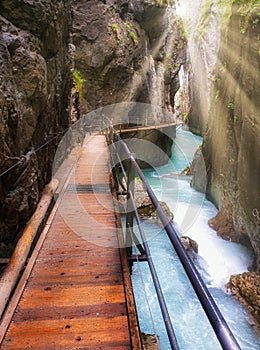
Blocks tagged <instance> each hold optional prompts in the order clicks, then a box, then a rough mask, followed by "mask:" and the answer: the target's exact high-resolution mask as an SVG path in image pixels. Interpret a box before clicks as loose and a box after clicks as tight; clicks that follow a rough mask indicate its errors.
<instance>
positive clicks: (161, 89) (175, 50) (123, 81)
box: [73, 0, 186, 121]
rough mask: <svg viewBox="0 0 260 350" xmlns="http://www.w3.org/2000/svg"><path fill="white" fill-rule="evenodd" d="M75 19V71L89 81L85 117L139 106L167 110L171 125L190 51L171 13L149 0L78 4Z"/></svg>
mask: <svg viewBox="0 0 260 350" xmlns="http://www.w3.org/2000/svg"><path fill="white" fill-rule="evenodd" d="M73 18H74V20H73V43H74V45H75V47H76V52H75V66H76V68H77V69H78V70H79V71H80V73H81V75H82V76H83V78H84V79H86V83H85V85H84V89H83V100H82V107H81V110H82V112H83V113H86V112H89V111H92V110H95V109H97V108H98V107H100V106H106V105H110V104H113V103H118V102H123V101H137V102H142V103H148V104H151V105H154V106H156V107H157V108H158V109H159V110H162V109H165V110H166V111H168V112H169V113H171V118H172V121H173V114H172V109H173V107H174V95H175V92H176V91H177V90H178V87H179V78H178V72H179V70H180V67H181V65H182V64H183V63H184V62H185V46H186V39H185V38H184V35H183V29H182V26H181V24H180V22H179V21H178V20H177V19H176V18H175V17H174V10H173V8H171V7H169V6H165V5H159V2H158V1H150V0H149V1H145V2H144V1H140V0H132V1H119V0H118V1H109V0H108V1H98V0H90V1H81V0H79V1H77V3H76V4H75V6H74V14H73ZM115 117H116V116H115ZM148 118H149V119H151V120H152V121H163V120H164V118H165V115H164V114H163V113H161V112H155V113H154V114H153V115H149V116H148Z"/></svg>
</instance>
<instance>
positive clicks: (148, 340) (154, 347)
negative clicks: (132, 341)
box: [141, 333, 159, 350]
mask: <svg viewBox="0 0 260 350" xmlns="http://www.w3.org/2000/svg"><path fill="white" fill-rule="evenodd" d="M141 339H142V344H143V347H144V349H145V350H158V349H159V344H158V337H157V336H156V335H154V334H146V333H142V334H141Z"/></svg>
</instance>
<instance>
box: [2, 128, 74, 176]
mask: <svg viewBox="0 0 260 350" xmlns="http://www.w3.org/2000/svg"><path fill="white" fill-rule="evenodd" d="M65 131H67V129H66V130H64V131H62V132H60V133H58V135H56V136H54V137H53V138H52V139H50V140H49V141H47V142H45V143H44V144H43V145H41V146H40V147H38V148H37V149H36V150H31V151H29V152H27V153H26V155H22V156H21V159H20V160H19V161H18V162H17V163H15V164H13V165H12V166H10V167H9V168H8V169H6V170H5V171H3V172H2V173H1V174H0V177H2V176H4V175H5V174H6V173H8V172H9V171H11V170H12V169H14V168H16V167H17V166H18V165H21V164H23V163H24V162H28V161H29V160H30V158H31V156H32V155H33V154H34V153H36V152H38V151H40V150H41V149H42V148H43V147H45V146H47V145H48V144H49V143H51V142H52V141H53V140H55V139H56V138H57V137H59V136H60V134H62V133H64V132H65Z"/></svg>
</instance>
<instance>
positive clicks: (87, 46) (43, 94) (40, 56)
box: [0, 0, 186, 256]
mask: <svg viewBox="0 0 260 350" xmlns="http://www.w3.org/2000/svg"><path fill="white" fill-rule="evenodd" d="M0 21H1V33H0V56H1V73H0V79H1V80H0V87H1V90H0V91H1V92H0V116H1V118H0V174H1V175H2V174H3V175H2V176H1V177H0V239H1V246H0V255H1V256H5V255H7V256H9V255H10V252H11V251H12V249H13V246H14V244H15V241H16V239H17V237H18V236H19V230H20V229H21V228H22V227H23V225H24V224H25V223H26V222H27V220H28V218H29V217H30V216H31V214H32V213H33V211H34V209H35V208H36V205H37V202H38V200H39V198H40V196H41V193H42V190H43V188H44V186H45V184H46V183H47V182H48V181H49V180H50V178H51V175H52V162H53V158H54V155H55V151H56V148H57V145H58V144H59V141H60V139H61V137H62V135H63V133H64V131H65V130H66V128H67V127H68V126H69V125H71V122H72V119H73V121H75V120H76V119H77V117H78V116H79V114H78V113H77V112H78V110H76V111H75V110H74V111H73V114H71V113H70V112H71V111H70V109H71V87H72V71H73V69H74V68H75V70H74V73H75V72H77V74H78V78H79V83H80V84H79V85H78V86H76V88H78V87H79V86H80V88H79V89H80V91H77V93H78V97H79V99H80V104H77V107H79V105H80V112H81V115H83V114H86V113H88V112H91V111H94V110H96V109H98V108H103V106H107V105H110V104H114V103H119V102H132V101H136V102H139V103H140V104H141V105H142V106H145V104H150V105H152V106H154V108H152V109H149V113H147V109H146V108H144V110H145V113H146V116H145V117H146V121H147V122H148V123H149V122H152V123H156V122H158V121H159V122H162V121H173V119H174V114H173V110H174V95H175V93H176V91H177V90H178V88H179V77H178V72H179V70H180V67H181V66H182V65H183V64H184V63H185V60H186V38H185V35H184V31H183V26H182V23H181V21H180V20H179V19H177V17H176V16H175V12H174V1H170V0H169V1H168V0H167V1H163V0H147V1H140V0H130V1H125V0H102V1H101V0H90V1H83V0H78V1H61V0H57V1H50V0H48V1H41V0H39V1H31V0H21V1H18V2H14V1H11V0H2V1H1V3H0ZM76 85H77V82H76ZM141 109H142V108H141ZM128 112H129V113H128V114H129V116H135V115H136V114H137V113H136V112H137V111H136V109H135V105H133V108H132V110H131V111H130V110H129V111H128ZM139 112H140V110H138V113H139ZM75 116H76V118H75ZM130 119H131V118H130ZM96 122H97V120H96V115H95V113H94V114H92V115H91V120H90V125H95V124H96ZM156 137H157V136H156ZM163 138H164V135H163V134H162V137H161V138H160V141H158V142H161V143H165V142H163ZM49 141H50V143H49ZM171 142H172V140H171ZM167 148H168V149H169V148H170V147H167ZM12 166H14V167H13V168H12V169H11V170H10V171H7V172H6V173H5V171H6V170H8V169H9V168H10V167H12Z"/></svg>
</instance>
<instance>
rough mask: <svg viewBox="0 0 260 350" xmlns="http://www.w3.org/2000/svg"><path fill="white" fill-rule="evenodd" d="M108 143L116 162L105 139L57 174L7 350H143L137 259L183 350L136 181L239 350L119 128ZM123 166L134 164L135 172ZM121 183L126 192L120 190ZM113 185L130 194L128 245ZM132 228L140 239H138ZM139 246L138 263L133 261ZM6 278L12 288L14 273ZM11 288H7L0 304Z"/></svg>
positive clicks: (2, 333) (10, 316)
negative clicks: (134, 272)
mask: <svg viewBox="0 0 260 350" xmlns="http://www.w3.org/2000/svg"><path fill="white" fill-rule="evenodd" d="M107 139H109V140H110V141H111V142H112V146H111V161H110V154H109V151H108V146H107V142H106V138H105V136H103V135H93V136H88V137H86V138H85V141H84V142H83V145H82V147H80V152H79V153H78V154H77V156H76V157H75V158H76V161H75V162H71V163H70V161H69V160H68V162H67V167H65V169H66V170H68V171H67V174H66V171H65V170H64V169H63V168H62V169H61V170H60V173H59V172H58V174H60V178H61V181H60V186H59V188H58V189H57V191H56V192H55V193H56V195H58V198H57V201H56V204H55V205H54V207H53V208H52V210H51V212H50V214H49V216H48V219H47V221H46V222H45V225H44V228H43V230H42V231H41V234H40V236H39V238H38V240H37V243H36V245H35V247H34V249H33V251H32V254H31V255H30V258H29V259H28V261H27V264H26V266H25V269H24V271H23V274H22V275H21V278H20V280H19V281H18V283H17V286H16V288H15V290H14V293H13V295H12V297H11V298H10V301H9V304H8V305H7V307H6V309H5V310H4V314H3V317H2V319H1V323H0V344H1V349H3V350H18V349H23V350H24V349H35V350H97V349H103V350H104V349H105V350H124V349H134V350H139V349H143V345H142V342H141V338H140V332H139V327H138V320H137V315H136V309H135V302H134V297H133V294H132V288H131V279H130V274H129V268H128V265H130V266H131V264H132V262H133V261H134V260H135V259H136V257H137V256H138V255H139V257H140V261H147V263H148V265H149V268H150V272H151V275H152V279H153V282H154V286H155V290H156V293H157V297H158V302H159V305H160V308H161V312H162V315H163V319H164V322H165V329H166V332H167V335H168V338H169V342H170V345H171V348H172V349H174V350H178V349H179V345H178V339H176V336H175V332H174V330H173V326H172V323H171V318H170V315H169V314H168V310H167V305H166V302H165V300H164V296H163V293H162V289H161V286H160V283H159V279H158V277H157V273H156V269H155V267H154V264H153V261H152V257H151V254H150V251H149V246H148V244H147V242H146V238H145V232H144V230H143V228H142V223H141V220H140V217H139V216H138V212H137V209H136V207H135V204H134V186H133V183H134V177H135V173H137V174H138V176H139V177H140V179H141V180H142V182H143V185H144V188H145V190H146V191H147V193H148V195H149V196H150V198H151V201H152V203H153V205H154V207H155V208H156V210H157V215H158V216H159V218H160V220H161V222H162V224H163V227H164V229H165V231H166V233H167V234H168V236H169V239H170V241H171V242H172V245H173V248H174V249H175V251H176V253H177V255H178V257H179V259H180V261H181V263H182V265H183V267H184V269H185V272H186V274H187V276H188V278H189V280H190V282H191V284H192V286H193V288H194V290H195V292H196V294H197V296H198V299H199V300H200V302H201V304H202V306H203V308H204V310H205V313H206V315H207V317H208V319H209V321H210V323H211V325H212V327H213V329H214V331H215V333H216V336H217V338H218V340H219V342H220V344H221V346H222V348H223V349H224V350H238V349H240V347H239V345H238V343H237V342H236V340H235V338H234V337H233V335H232V333H231V331H230V330H229V328H228V326H227V324H226V323H225V320H224V319H223V316H222V315H221V313H220V311H219V310H218V308H217V306H216V304H215V302H214V300H213V298H212V297H211V295H210V293H209V292H208V290H207V288H206V286H205V284H204V282H203V281H202V279H201V277H200V275H199V273H198V271H197V270H196V268H195V266H194V265H193V263H192V261H191V260H190V259H189V257H188V255H187V253H186V251H185V249H184V248H183V246H182V244H181V242H180V240H179V238H178V235H177V234H176V232H175V230H174V227H173V225H172V224H171V223H170V222H169V220H168V219H167V217H166V215H165V214H164V212H163V210H162V208H161V207H160V204H159V202H158V200H157V198H156V196H155V195H154V193H153V191H152V190H151V188H150V186H149V184H148V183H147V182H146V180H145V177H144V175H143V173H142V171H141V169H140V167H139V166H138V164H137V162H136V160H135V157H134V155H133V154H132V153H131V152H130V151H129V149H128V147H127V145H126V144H125V143H124V142H123V140H122V139H121V138H120V136H119V134H118V132H116V131H115V130H114V129H113V127H112V126H111V128H110V135H109V136H108V137H107ZM113 139H114V140H115V141H116V142H115V143H113ZM117 147H119V148H117ZM120 152H123V156H122V154H121V155H120ZM121 159H124V160H125V159H128V166H127V169H125V166H124V164H123V163H122V162H121ZM65 163H66V162H65ZM111 164H112V167H111ZM112 168H113V169H112ZM112 170H113V177H112V176H111V174H112ZM119 172H120V174H119ZM122 174H123V176H124V177H125V178H126V183H127V188H124V187H125V185H123V183H122V181H121V176H122ZM113 179H115V188H116V190H117V192H120V191H121V194H125V195H127V208H126V209H127V210H126V234H125V237H124V235H123V233H122V228H121V224H120V222H121V221H120V218H119V214H118V211H117V210H116V207H115V205H116V204H115V203H116V201H114V198H115V193H114V191H113V188H114V185H113V181H114V180H113ZM119 183H120V184H121V190H120V189H119V186H118V184H119ZM37 210H41V208H39V207H38V209H37ZM36 217H37V215H36ZM133 220H136V223H137V226H138V229H139V234H138V236H137V235H136V233H135V232H133ZM29 226H30V225H29ZM31 226H33V225H32V224H31ZM31 226H30V227H29V228H27V229H26V230H25V231H26V233H27V236H28V233H29V236H30V235H31V231H32V229H31ZM132 245H135V246H136V247H137V249H138V250H139V253H140V254H138V255H133V254H132ZM21 246H23V245H21ZM21 246H20V249H22V248H21ZM124 247H126V248H127V249H125V248H124ZM19 259H20V256H19V254H14V258H12V260H18V261H19ZM12 260H11V262H10V266H12V263H13V261H12ZM9 269H11V267H10V268H9ZM11 270H12V269H11ZM6 271H7V272H6V274H5V275H4V277H5V282H6V284H7V285H8V283H9V277H8V273H9V272H10V271H8V268H7V270H6ZM11 272H12V271H11ZM175 287H176V286H175ZM4 289H5V288H3V286H2V285H1V281H0V297H1V298H4V296H3V294H2V295H1V290H4ZM0 308H1V303H0ZM0 311H1V310H0ZM1 312H2V311H1Z"/></svg>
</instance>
